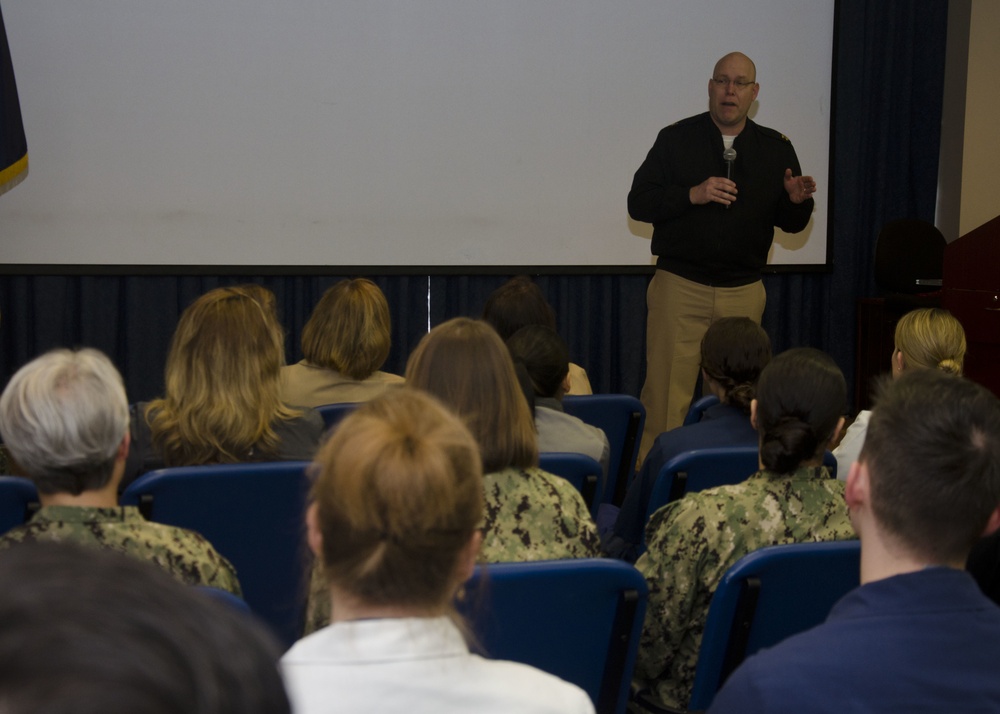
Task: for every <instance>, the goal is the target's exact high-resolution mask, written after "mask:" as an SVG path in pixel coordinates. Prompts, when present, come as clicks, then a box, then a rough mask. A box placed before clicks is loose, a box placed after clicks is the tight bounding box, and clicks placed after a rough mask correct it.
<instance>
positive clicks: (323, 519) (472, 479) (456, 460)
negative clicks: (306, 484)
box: [312, 388, 483, 611]
mask: <svg viewBox="0 0 1000 714" xmlns="http://www.w3.org/2000/svg"><path fill="white" fill-rule="evenodd" d="M313 468H314V469H315V470H316V480H315V482H314V484H313V487H312V499H313V502H314V503H315V504H316V509H317V510H316V515H317V521H318V525H319V529H320V532H321V533H322V536H323V545H322V549H321V557H322V560H323V572H324V574H325V575H326V577H327V579H328V580H329V581H330V582H331V583H333V584H335V585H336V586H337V587H338V588H340V589H341V590H343V591H345V592H347V593H350V594H351V595H354V596H355V597H358V598H359V599H361V600H363V601H364V602H365V603H367V604H373V605H407V606H414V607H420V608H425V609H427V610H430V611H446V610H447V609H448V603H449V602H450V599H451V596H452V594H453V592H452V590H453V588H454V586H455V582H454V574H455V568H456V565H457V563H458V556H459V554H460V552H461V550H462V549H463V548H464V547H465V546H466V545H467V544H468V542H469V539H470V538H471V537H472V534H473V532H474V531H475V529H476V528H477V527H478V525H479V522H480V521H481V520H482V514H483V481H482V470H481V466H480V464H479V452H478V450H477V448H476V443H475V441H474V440H473V438H472V435H471V434H469V431H468V429H466V428H465V426H464V425H463V424H462V422H461V421H460V420H459V419H458V418H457V417H455V416H454V415H452V414H451V413H450V412H449V411H448V410H447V409H445V408H444V406H442V405H441V404H440V403H439V402H438V401H437V400H436V399H434V398H433V397H431V396H430V395H428V394H423V393H420V392H418V391H416V390H412V389H406V388H403V389H399V390H395V391H393V392H391V393H388V394H386V395H384V396H382V397H379V398H377V399H374V400H372V401H370V402H367V403H365V404H363V405H361V406H360V407H359V408H358V409H357V410H356V411H354V412H353V413H352V414H350V415H348V416H347V417H346V418H345V419H344V420H343V421H342V422H341V423H340V425H339V426H338V427H337V429H336V431H335V432H334V434H333V436H332V438H331V439H330V440H329V441H328V442H327V443H326V444H324V446H323V447H322V448H321V449H320V451H319V453H318V454H317V455H316V460H315V463H314V466H313Z"/></svg>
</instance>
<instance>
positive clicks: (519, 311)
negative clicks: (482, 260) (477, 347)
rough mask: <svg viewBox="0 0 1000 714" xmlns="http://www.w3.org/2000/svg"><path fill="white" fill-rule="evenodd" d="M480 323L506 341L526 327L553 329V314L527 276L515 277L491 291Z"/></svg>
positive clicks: (554, 320)
mask: <svg viewBox="0 0 1000 714" xmlns="http://www.w3.org/2000/svg"><path fill="white" fill-rule="evenodd" d="M483 320H485V321H486V322H487V323H489V325H490V326H491V327H492V328H493V329H494V330H496V331H497V334H498V335H500V339H502V340H504V341H506V340H508V339H510V337H511V335H513V334H514V333H515V332H517V331H518V330H520V329H521V328H522V327H526V326H527V325H544V326H545V327H551V328H552V329H553V330H554V329H555V327H556V315H555V312H553V310H552V306H551V305H549V303H548V301H547V300H546V299H545V295H543V294H542V290H541V288H539V287H538V286H537V285H536V284H535V283H534V282H533V281H532V280H531V278H529V277H528V276H527V275H518V276H516V277H513V278H511V279H510V280H508V281H507V282H506V283H504V284H503V285H501V286H500V287H498V288H497V289H496V290H494V291H493V292H492V293H491V294H490V296H489V297H488V298H487V299H486V304H485V305H484V306H483Z"/></svg>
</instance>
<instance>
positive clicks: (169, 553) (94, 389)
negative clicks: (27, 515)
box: [0, 349, 240, 708]
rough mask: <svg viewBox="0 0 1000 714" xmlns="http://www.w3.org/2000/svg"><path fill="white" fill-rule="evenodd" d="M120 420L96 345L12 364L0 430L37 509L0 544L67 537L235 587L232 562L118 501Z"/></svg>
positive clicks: (124, 424) (118, 389)
mask: <svg viewBox="0 0 1000 714" xmlns="http://www.w3.org/2000/svg"><path fill="white" fill-rule="evenodd" d="M128 424H129V417H128V400H127V399H126V397H125V386H124V384H122V378H121V375H119V374H118V370H116V369H115V367H114V365H112V364H111V361H110V360H109V359H108V358H107V357H105V356H104V355H103V354H101V353H100V352H98V351H97V350H91V349H85V350H80V351H79V352H71V351H69V350H56V351H53V352H49V353H47V354H44V355H42V356H41V357H38V358H37V359H35V360H33V361H31V362H29V363H28V364H26V365H25V366H24V367H22V368H21V369H20V370H18V371H17V373H16V374H15V375H14V376H13V377H11V380H10V382H9V383H8V384H7V388H6V389H5V390H4V392H3V395H2V396H0V434H3V437H4V440H5V441H6V442H7V445H8V446H9V447H10V450H11V453H12V454H13V456H14V460H15V461H16V462H17V464H18V466H19V467H20V470H21V471H23V472H24V474H25V475H26V476H27V477H28V478H30V479H31V480H32V481H34V483H35V486H36V488H37V489H38V498H39V501H40V502H41V506H42V507H41V509H39V511H38V512H37V513H35V515H34V516H33V517H32V518H31V520H30V521H29V522H28V523H26V524H25V525H23V526H17V527H15V528H13V529H12V530H10V531H8V532H7V533H6V534H5V535H4V536H2V537H0V549H7V548H10V547H13V546H17V545H18V544H20V543H26V542H31V541H73V542H76V543H80V544H82V545H86V546H91V547H96V548H105V549H108V550H116V551H120V552H122V553H127V554H129V555H132V556H134V557H136V558H140V559H142V560H148V561H151V562H152V563H155V564H156V565H158V566H159V567H160V568H162V569H163V570H166V571H167V572H168V573H170V574H171V575H173V576H174V577H175V578H177V579H178V580H181V581H183V582H185V583H188V584H192V585H210V586H212V587H216V588H221V589H224V590H228V591H230V592H232V593H235V594H237V595H238V594H240V585H239V582H238V581H237V580H236V573H235V571H234V570H233V567H232V566H231V565H230V564H229V562H228V561H227V560H226V559H225V558H223V557H222V556H221V555H219V554H218V553H217V552H216V551H215V549H213V548H212V546H211V545H209V543H208V541H206V540H205V539H204V538H203V537H202V536H200V535H199V534H197V533H194V532H192V531H187V530H184V529H182V528H174V527H172V526H166V525H162V524H159V523H150V522H148V521H146V520H145V519H144V518H143V517H142V515H141V514H140V513H139V509H137V508H136V507H134V506H124V507H121V506H119V505H118V483H119V482H120V481H121V479H122V474H123V472H124V470H125V459H126V454H127V453H128V450H129V428H128ZM66 587H67V588H70V587H71V585H69V584H68V583H67V584H66ZM0 708H2V707H0Z"/></svg>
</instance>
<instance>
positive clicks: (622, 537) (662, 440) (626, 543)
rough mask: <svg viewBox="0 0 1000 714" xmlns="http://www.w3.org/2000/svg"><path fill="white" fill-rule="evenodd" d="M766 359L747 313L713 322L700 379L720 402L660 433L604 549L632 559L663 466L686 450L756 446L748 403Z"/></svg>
mask: <svg viewBox="0 0 1000 714" xmlns="http://www.w3.org/2000/svg"><path fill="white" fill-rule="evenodd" d="M770 360H771V341H770V339H768V336H767V333H766V332H764V330H763V328H762V327H761V326H760V325H758V324H757V323H755V322H754V321H753V320H751V319H749V318H746V317H724V318H722V319H721V320H717V321H716V322H714V323H712V325H711V327H709V328H708V331H707V332H706V333H705V336H704V337H703V338H702V340H701V377H702V382H703V384H704V385H705V388H706V391H708V392H710V393H711V394H714V395H715V396H717V397H718V398H719V403H718V404H716V405H714V406H712V407H709V408H708V409H707V410H705V412H704V414H702V417H701V421H699V422H698V423H697V424H691V425H690V426H682V427H677V428H676V429H671V430H670V431H667V432H664V433H663V434H660V435H659V436H658V437H657V438H656V441H655V442H654V443H653V448H652V449H650V451H649V454H648V455H647V456H646V459H645V461H643V463H642V468H641V469H639V473H638V474H637V475H636V477H635V479H633V481H632V483H631V485H630V486H629V488H628V491H627V492H626V494H625V499H624V500H623V501H622V507H621V510H620V511H619V512H618V519H617V521H616V522H615V525H614V529H613V530H612V532H611V533H610V534H609V537H606V538H605V552H606V553H607V554H608V555H610V556H612V557H614V558H621V559H622V560H627V561H629V562H635V559H636V557H638V554H637V553H636V549H637V548H638V546H639V545H640V544H641V543H642V532H643V528H644V527H645V525H646V512H647V511H648V510H649V498H650V496H651V495H652V492H653V486H654V485H655V484H656V477H657V475H659V473H660V469H661V468H663V466H664V464H666V463H667V462H668V461H670V460H671V459H672V458H674V457H675V456H677V455H678V454H681V453H683V452H685V451H691V450H693V449H711V448H715V447H722V446H757V439H758V437H757V431H756V429H754V428H753V425H752V424H751V423H750V403H751V401H752V400H753V398H754V394H755V390H756V388H757V378H758V377H760V372H761V370H762V369H764V367H766V366H767V363H768V362H770Z"/></svg>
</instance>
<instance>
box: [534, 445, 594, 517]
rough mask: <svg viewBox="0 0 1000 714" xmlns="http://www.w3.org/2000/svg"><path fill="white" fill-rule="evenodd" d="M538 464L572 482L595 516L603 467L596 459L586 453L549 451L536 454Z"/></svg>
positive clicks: (591, 513)
mask: <svg viewBox="0 0 1000 714" xmlns="http://www.w3.org/2000/svg"><path fill="white" fill-rule="evenodd" d="M538 466H539V468H541V469H542V470H543V471H548V472H549V473H550V474H555V475H556V476H561V477H562V478H564V479H566V480H567V481H569V482H570V483H572V484H573V485H574V486H575V487H576V490H577V491H579V492H580V494H581V495H582V496H583V500H584V501H586V502H587V507H588V508H590V515H592V516H594V518H596V517H597V508H598V506H600V505H601V502H600V499H599V498H598V496H599V495H600V493H601V489H600V486H602V485H603V484H601V480H602V477H603V476H604V469H602V468H601V465H600V464H599V463H598V462H597V461H595V460H594V459H592V458H591V457H589V456H587V455H586V454H575V453H569V452H552V451H550V452H546V453H544V454H539V455H538Z"/></svg>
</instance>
